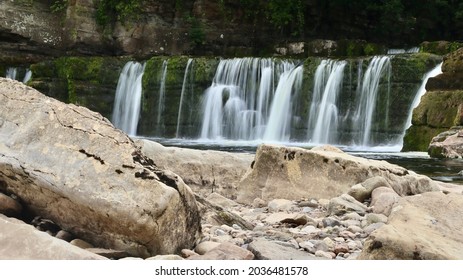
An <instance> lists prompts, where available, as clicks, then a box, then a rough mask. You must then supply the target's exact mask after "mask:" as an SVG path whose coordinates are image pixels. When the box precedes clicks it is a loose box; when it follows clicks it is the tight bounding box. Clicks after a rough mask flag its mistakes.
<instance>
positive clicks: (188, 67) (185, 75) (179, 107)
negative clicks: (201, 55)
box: [175, 58, 193, 138]
mask: <svg viewBox="0 0 463 280" xmlns="http://www.w3.org/2000/svg"><path fill="white" fill-rule="evenodd" d="M192 63H193V59H191V58H190V59H188V62H187V64H186V67H185V74H184V75H183V84H182V92H181V93H180V103H179V105H178V116H177V129H176V133H175V137H176V138H180V126H181V123H182V111H183V107H184V106H185V105H184V101H183V100H184V99H185V94H186V91H187V85H188V83H187V81H188V74H189V70H190V68H191V65H192Z"/></svg>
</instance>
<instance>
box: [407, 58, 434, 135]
mask: <svg viewBox="0 0 463 280" xmlns="http://www.w3.org/2000/svg"><path fill="white" fill-rule="evenodd" d="M439 74H442V62H441V63H440V64H439V65H437V66H436V67H434V69H432V70H431V71H429V72H428V73H426V74H425V75H424V76H423V81H422V83H421V86H420V88H419V89H418V91H417V92H416V95H415V98H414V99H413V102H412V104H411V105H410V109H409V111H408V117H407V121H406V122H405V127H404V135H405V131H406V130H407V129H408V128H409V127H410V126H412V116H413V110H414V109H415V108H416V107H418V105H419V104H420V101H421V97H423V95H424V94H425V93H426V83H427V82H428V80H429V78H432V77H435V76H437V75H439ZM404 135H402V137H401V138H400V140H401V141H403V136H404ZM401 144H403V143H401Z"/></svg>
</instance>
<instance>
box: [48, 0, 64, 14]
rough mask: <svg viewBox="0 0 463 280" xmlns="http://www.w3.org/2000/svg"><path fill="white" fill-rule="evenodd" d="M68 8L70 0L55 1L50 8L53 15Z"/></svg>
mask: <svg viewBox="0 0 463 280" xmlns="http://www.w3.org/2000/svg"><path fill="white" fill-rule="evenodd" d="M67 7H68V0H55V1H53V3H52V4H51V6H50V10H51V12H52V13H59V12H62V11H64V10H66V8H67Z"/></svg>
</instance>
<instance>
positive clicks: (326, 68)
mask: <svg viewBox="0 0 463 280" xmlns="http://www.w3.org/2000/svg"><path fill="white" fill-rule="evenodd" d="M346 64H347V62H346V61H333V60H323V61H322V62H321V63H320V65H319V66H318V67H317V70H316V72H315V78H314V80H315V82H314V90H313V97H312V103H311V105H310V114H309V124H308V128H309V129H308V132H309V134H312V135H311V137H310V135H309V139H310V141H311V142H312V143H316V144H320V143H323V144H326V143H333V142H334V141H336V140H337V139H336V132H337V126H338V108H337V105H336V104H337V99H338V95H339V92H340V91H341V89H342V81H343V77H344V67H345V66H346ZM312 128H313V130H312Z"/></svg>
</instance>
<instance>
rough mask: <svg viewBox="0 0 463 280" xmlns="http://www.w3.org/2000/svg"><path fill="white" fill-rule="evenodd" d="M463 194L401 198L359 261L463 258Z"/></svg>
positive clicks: (367, 245) (371, 236)
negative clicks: (462, 230) (462, 232)
mask: <svg viewBox="0 0 463 280" xmlns="http://www.w3.org/2000/svg"><path fill="white" fill-rule="evenodd" d="M462 216H463V195H461V194H455V193H449V194H447V195H445V194H443V193H441V192H429V193H424V194H421V195H414V196H408V197H403V198H400V200H399V202H398V204H397V205H396V206H395V207H394V208H393V210H392V213H391V215H390V216H389V218H388V222H387V224H386V225H383V226H382V227H380V228H379V229H377V230H375V231H373V232H372V233H371V235H370V236H369V237H368V239H367V240H366V241H365V245H364V249H363V251H362V253H361V255H360V256H359V259H375V260H378V259H395V260H398V259H427V260H430V259H440V260H449V259H459V260H461V259H463V235H462V234H461V229H462V228H463V220H462V219H461V217H462Z"/></svg>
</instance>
